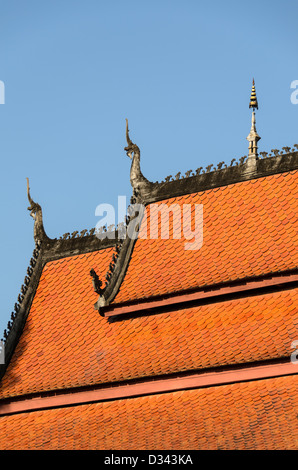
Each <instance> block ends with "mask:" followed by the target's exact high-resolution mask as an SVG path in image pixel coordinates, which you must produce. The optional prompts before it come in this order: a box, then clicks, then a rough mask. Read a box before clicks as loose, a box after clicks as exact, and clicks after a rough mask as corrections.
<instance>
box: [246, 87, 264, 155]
mask: <svg viewBox="0 0 298 470" xmlns="http://www.w3.org/2000/svg"><path fill="white" fill-rule="evenodd" d="M249 107H250V108H253V109H252V117H251V129H250V133H249V135H248V137H247V140H248V141H249V154H248V161H250V160H251V158H253V159H254V160H256V159H257V158H258V141H259V140H260V139H261V137H260V136H259V135H258V133H257V129H256V115H255V109H258V100H257V95H256V89H255V80H254V79H253V81H252V89H251V96H250V102H249Z"/></svg>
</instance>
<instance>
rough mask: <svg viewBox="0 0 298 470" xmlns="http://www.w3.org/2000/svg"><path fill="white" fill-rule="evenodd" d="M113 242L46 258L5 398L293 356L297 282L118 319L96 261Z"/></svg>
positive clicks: (0, 393)
mask: <svg viewBox="0 0 298 470" xmlns="http://www.w3.org/2000/svg"><path fill="white" fill-rule="evenodd" d="M109 258H110V251H108V252H105V251H104V250H102V251H101V252H94V253H89V254H85V255H80V256H76V257H69V258H64V259H62V260H58V261H53V262H50V263H47V264H46V266H45V267H44V269H43V272H42V275H41V279H40V282H39V285H38V287H37V291H36V295H35V298H34V300H33V303H32V306H31V309H30V312H29V315H28V318H27V321H26V324H25V328H24V331H23V333H22V335H21V337H20V340H19V342H18V344H17V346H16V349H15V352H14V354H13V356H12V359H11V362H10V364H9V365H8V368H7V371H6V373H5V375H4V377H3V379H2V381H1V384H0V398H6V397H12V396H19V395H26V394H35V393H39V392H46V391H51V390H61V389H68V388H74V387H84V386H92V385H95V384H105V383H110V382H113V383H114V382H118V381H127V380H132V379H140V378H142V377H152V376H158V375H163V374H173V373H177V372H182V371H192V370H202V369H208V368H212V367H221V366H228V365H234V364H244V363H251V362H255V361H266V360H274V359H278V358H285V357H288V358H290V355H291V353H292V348H291V345H292V343H293V341H295V340H296V339H297V324H298V311H297V299H298V289H297V288H292V289H288V290H282V291H276V292H271V293H266V294H265V293H263V294H259V295H254V296H249V295H248V294H244V296H243V297H242V298H235V299H229V300H225V301H223V300H221V301H217V302H214V301H212V302H213V303H209V304H204V305H202V304H201V305H193V306H191V307H188V308H179V309H177V308H176V309H175V308H173V310H172V311H163V312H162V313H157V312H156V314H154V312H153V313H151V314H150V315H142V316H140V315H138V316H131V317H129V318H127V317H126V318H124V317H121V318H118V319H117V320H116V321H115V320H112V321H110V320H109V319H108V318H105V317H102V316H100V315H99V313H98V312H97V311H96V310H95V309H94V308H93V303H94V300H95V299H96V294H95V293H94V290H93V288H92V285H91V283H90V276H88V274H89V270H90V269H91V267H93V266H94V262H95V261H97V262H100V261H101V262H102V265H103V266H104V265H106V263H107V262H108V259H109Z"/></svg>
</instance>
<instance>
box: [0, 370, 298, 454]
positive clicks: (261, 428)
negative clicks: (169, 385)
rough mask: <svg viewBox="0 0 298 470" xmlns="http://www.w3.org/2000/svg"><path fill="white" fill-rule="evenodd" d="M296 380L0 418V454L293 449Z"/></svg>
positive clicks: (296, 441)
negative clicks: (103, 450) (74, 451)
mask: <svg viewBox="0 0 298 470" xmlns="http://www.w3.org/2000/svg"><path fill="white" fill-rule="evenodd" d="M297 392H298V375H292V376H291V375H290V376H285V377H278V378H270V379H265V380H257V381H253V382H240V383H235V384H228V385H222V386H218V387H209V388H202V389H192V390H182V391H178V392H171V393H164V394H157V395H149V396H145V397H137V398H131V399H124V400H123V399H122V400H115V401H109V402H100V403H92V404H84V405H79V406H70V407H65V408H56V409H49V410H43V411H35V412H30V413H21V414H17V415H11V416H3V417H0V449H1V450H27V449H32V450H74V449H75V450H100V449H106V450H114V449H116V450H132V449H134V450H142V449H148V450H153V449H158V450H172V449H174V450H180V449H181V450H183V451H185V450H188V449H190V450H193V449H198V450H200V449H203V450H218V449H220V450H235V449H236V450H255V449H256V450H257V449H259V450H274V449H275V450H282V449H286V450H291V449H292V450H294V449H296V450H297V449H298V421H297V413H298V403H297Z"/></svg>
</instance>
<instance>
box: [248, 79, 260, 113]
mask: <svg viewBox="0 0 298 470" xmlns="http://www.w3.org/2000/svg"><path fill="white" fill-rule="evenodd" d="M249 107H250V108H253V109H255V108H256V109H259V108H258V100H257V94H256V88H255V79H254V78H253V79H252V89H251V95H250V102H249Z"/></svg>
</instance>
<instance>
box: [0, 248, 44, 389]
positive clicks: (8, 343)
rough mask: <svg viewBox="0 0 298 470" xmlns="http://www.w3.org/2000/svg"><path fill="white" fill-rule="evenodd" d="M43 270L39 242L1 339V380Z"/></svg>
mask: <svg viewBox="0 0 298 470" xmlns="http://www.w3.org/2000/svg"><path fill="white" fill-rule="evenodd" d="M42 268H43V263H42V242H40V241H37V242H36V246H35V248H34V250H33V255H32V258H31V259H30V263H29V267H28V269H27V275H26V277H25V279H24V284H23V285H22V286H21V292H20V294H19V296H18V302H16V303H15V304H14V311H13V312H12V313H11V317H10V320H9V322H8V324H7V327H6V329H5V330H4V333H3V337H4V339H1V343H2V344H1V345H2V348H3V351H2V352H3V353H4V354H3V356H4V361H3V363H2V364H1V365H0V380H1V378H2V377H3V375H4V374H5V371H6V369H7V366H8V364H9V362H10V360H11V357H12V354H13V352H14V349H15V346H16V344H17V342H18V340H19V338H20V336H21V333H22V331H23V328H24V326H25V323H26V319H27V316H28V314H29V310H30V306H31V304H32V301H33V298H34V295H35V292H36V288H37V286H38V282H39V279H40V275H41V272H42Z"/></svg>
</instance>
